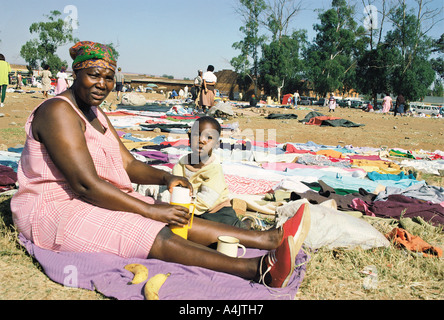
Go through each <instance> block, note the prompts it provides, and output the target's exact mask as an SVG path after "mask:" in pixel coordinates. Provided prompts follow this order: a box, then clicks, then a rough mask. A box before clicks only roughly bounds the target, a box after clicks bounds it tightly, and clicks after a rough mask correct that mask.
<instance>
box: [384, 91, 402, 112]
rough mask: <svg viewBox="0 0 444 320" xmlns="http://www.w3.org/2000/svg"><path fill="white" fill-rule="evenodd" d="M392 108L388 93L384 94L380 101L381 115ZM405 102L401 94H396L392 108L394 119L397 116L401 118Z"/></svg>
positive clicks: (391, 100)
mask: <svg viewBox="0 0 444 320" xmlns="http://www.w3.org/2000/svg"><path fill="white" fill-rule="evenodd" d="M392 108H393V99H392V97H391V96H390V93H388V92H387V93H386V94H385V97H384V99H382V113H388V112H390V110H392ZM405 109H406V101H405V98H404V96H403V95H402V94H398V97H397V98H396V101H395V107H394V108H393V115H394V116H395V117H396V116H397V115H398V114H400V115H401V116H403V115H405V113H406V110H405Z"/></svg>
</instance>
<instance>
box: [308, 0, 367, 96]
mask: <svg viewBox="0 0 444 320" xmlns="http://www.w3.org/2000/svg"><path fill="white" fill-rule="evenodd" d="M353 12H354V9H353V7H350V6H349V5H348V4H347V2H346V1H345V0H333V1H332V8H331V9H329V10H327V11H325V12H322V13H320V14H319V20H320V23H319V24H315V25H314V30H315V31H317V34H316V38H315V40H314V43H313V44H312V45H311V46H309V48H308V50H307V51H306V53H305V55H306V59H307V61H308V65H309V69H308V78H309V80H310V81H311V82H312V83H313V89H314V90H315V91H316V92H317V93H319V94H321V95H322V96H324V97H325V96H326V95H327V93H328V92H333V91H335V90H338V89H340V90H342V89H343V88H344V85H345V83H347V86H348V87H354V83H353V81H354V80H353V79H354V77H352V76H351V73H352V72H353V68H354V67H355V66H356V59H355V45H356V35H359V34H361V33H362V32H363V30H362V28H359V29H358V28H357V23H356V22H355V21H354V19H353Z"/></svg>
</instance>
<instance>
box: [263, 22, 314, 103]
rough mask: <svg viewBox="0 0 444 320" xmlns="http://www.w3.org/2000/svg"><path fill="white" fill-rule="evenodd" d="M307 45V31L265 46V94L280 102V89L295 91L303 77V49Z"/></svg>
mask: <svg viewBox="0 0 444 320" xmlns="http://www.w3.org/2000/svg"><path fill="white" fill-rule="evenodd" d="M306 44H307V32H306V30H299V31H295V32H294V33H293V35H292V36H291V37H289V36H282V37H281V38H280V40H275V41H272V42H271V43H270V44H264V45H263V47H262V59H261V61H260V74H261V78H260V79H261V82H260V83H261V84H262V85H263V87H264V90H265V93H266V94H269V95H271V96H273V97H276V95H277V97H278V100H280V89H281V88H282V89H283V90H284V91H286V92H290V91H291V90H295V88H297V87H298V85H299V83H300V81H301V80H302V77H303V70H304V62H303V60H302V56H301V53H302V49H303V48H305V46H306Z"/></svg>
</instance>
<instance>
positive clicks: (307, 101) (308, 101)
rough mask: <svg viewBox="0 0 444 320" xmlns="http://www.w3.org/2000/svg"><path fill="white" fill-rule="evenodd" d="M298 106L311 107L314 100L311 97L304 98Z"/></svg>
mask: <svg viewBox="0 0 444 320" xmlns="http://www.w3.org/2000/svg"><path fill="white" fill-rule="evenodd" d="M298 104H299V105H302V106H309V105H311V104H312V100H311V99H310V97H306V96H302V97H301V100H300V101H299V103H298Z"/></svg>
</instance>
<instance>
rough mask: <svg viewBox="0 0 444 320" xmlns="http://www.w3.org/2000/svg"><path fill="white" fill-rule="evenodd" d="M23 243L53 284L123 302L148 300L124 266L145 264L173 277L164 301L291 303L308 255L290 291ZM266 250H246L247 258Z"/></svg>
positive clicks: (300, 259) (301, 256) (301, 257)
mask: <svg viewBox="0 0 444 320" xmlns="http://www.w3.org/2000/svg"><path fill="white" fill-rule="evenodd" d="M19 240H20V243H21V244H22V245H23V246H24V247H25V248H26V250H27V251H28V253H29V254H30V255H31V256H32V257H34V258H35V259H36V260H37V261H38V262H39V263H40V265H41V266H42V268H43V270H44V272H45V274H46V275H47V276H48V277H49V278H50V279H51V280H53V281H55V282H57V283H60V284H62V285H65V286H69V287H77V288H83V289H88V290H97V291H98V292H100V293H102V294H103V295H105V296H107V297H110V298H115V299H119V300H143V299H144V295H143V289H144V285H145V283H140V284H135V285H129V284H128V282H129V281H131V280H132V277H133V274H132V273H131V272H129V271H127V270H126V269H124V267H125V266H126V265H127V264H130V263H140V264H143V265H145V266H146V267H147V268H148V278H151V277H152V276H154V275H156V274H158V273H168V272H170V273H171V275H170V276H169V277H168V279H167V281H166V282H165V283H164V285H163V286H162V288H161V289H160V291H159V298H160V300H292V299H294V297H295V295H296V293H297V291H298V288H299V286H300V284H301V283H302V280H303V278H304V276H305V272H306V263H307V262H308V259H309V257H308V255H307V254H306V253H305V252H304V251H303V250H300V251H299V253H298V255H297V256H296V266H297V267H296V268H295V271H294V273H293V275H292V276H291V279H290V282H289V284H288V286H287V287H285V288H279V289H277V288H267V287H265V286H264V285H261V284H258V283H253V282H251V281H248V280H245V279H242V278H239V277H236V276H233V275H229V274H226V273H222V272H215V271H211V270H208V269H205V268H200V267H190V266H184V265H180V264H176V263H169V262H164V261H160V260H157V259H136V258H133V259H125V258H121V257H119V256H116V255H111V254H105V253H77V252H60V253H57V252H54V251H50V250H45V249H42V248H39V247H38V246H36V245H35V244H34V243H32V242H31V241H29V240H27V239H26V238H25V237H24V236H23V235H22V234H20V235H19ZM265 253H266V251H263V250H257V249H247V253H246V255H245V256H244V257H257V256H261V255H263V254H265Z"/></svg>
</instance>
